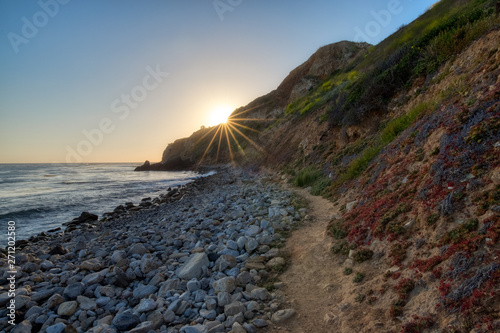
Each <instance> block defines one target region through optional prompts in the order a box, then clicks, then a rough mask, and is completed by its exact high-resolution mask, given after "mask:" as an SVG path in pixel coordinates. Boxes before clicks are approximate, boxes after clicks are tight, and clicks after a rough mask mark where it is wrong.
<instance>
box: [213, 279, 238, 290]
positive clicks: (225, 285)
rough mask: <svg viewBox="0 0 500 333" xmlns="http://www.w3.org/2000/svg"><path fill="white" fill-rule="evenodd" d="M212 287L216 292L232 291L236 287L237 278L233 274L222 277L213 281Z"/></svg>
mask: <svg viewBox="0 0 500 333" xmlns="http://www.w3.org/2000/svg"><path fill="white" fill-rule="evenodd" d="M212 287H213V288H214V290H215V293H220V292H228V293H232V292H233V291H234V290H235V289H236V279H235V278H234V277H232V276H229V277H225V278H222V279H220V280H217V281H215V282H214V283H213V285H212Z"/></svg>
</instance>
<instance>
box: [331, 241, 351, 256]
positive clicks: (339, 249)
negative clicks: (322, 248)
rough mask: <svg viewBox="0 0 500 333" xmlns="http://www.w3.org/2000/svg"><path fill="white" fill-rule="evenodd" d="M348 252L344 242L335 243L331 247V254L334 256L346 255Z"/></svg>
mask: <svg viewBox="0 0 500 333" xmlns="http://www.w3.org/2000/svg"><path fill="white" fill-rule="evenodd" d="M349 250H350V249H349V244H347V242H345V241H340V242H336V243H334V244H333V246H332V253H334V254H343V255H348V254H349Z"/></svg>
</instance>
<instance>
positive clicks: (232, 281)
mask: <svg viewBox="0 0 500 333" xmlns="http://www.w3.org/2000/svg"><path fill="white" fill-rule="evenodd" d="M141 203H143V205H142V206H141V205H139V206H135V207H136V208H135V209H132V207H131V208H130V209H126V208H125V207H124V208H125V209H123V210H120V209H119V210H118V211H116V209H115V213H114V214H111V215H109V216H107V217H106V218H102V219H100V220H99V222H97V223H96V224H91V223H86V222H82V223H81V224H80V225H78V226H75V228H74V229H71V230H69V231H64V232H61V233H58V234H55V235H53V236H47V237H45V238H43V239H39V240H38V242H29V241H28V242H26V243H25V244H24V245H25V246H24V248H23V249H22V250H17V253H16V256H15V257H16V265H18V266H16V275H15V276H16V282H17V289H16V291H15V294H16V296H15V298H14V299H15V300H16V302H15V303H16V310H17V313H18V314H17V317H16V318H17V319H16V320H18V321H20V322H19V323H18V324H17V325H16V328H15V329H18V327H19V332H21V331H22V332H30V331H45V330H47V329H48V331H49V332H56V331H58V328H63V329H67V330H70V331H75V332H86V331H89V332H104V331H106V332H120V331H131V332H148V331H150V330H153V331H156V332H184V331H185V332H215V331H217V332H224V331H228V330H231V329H232V330H233V331H239V332H254V331H255V330H256V329H257V328H259V327H266V326H268V325H270V324H271V323H273V322H279V321H280V320H283V318H282V317H280V316H282V315H283V314H286V316H291V315H293V314H294V311H293V310H291V309H285V310H287V311H285V312H279V311H277V309H278V308H280V307H279V306H278V304H279V302H278V301H277V300H275V299H274V294H273V293H270V292H269V291H268V289H270V290H273V289H275V288H279V287H280V284H279V283H273V282H267V281H273V278H274V277H275V276H276V275H277V274H278V272H280V271H281V270H282V269H283V266H284V265H285V260H284V259H283V258H282V254H281V253H280V250H279V249H278V247H279V246H280V244H281V243H282V242H283V241H284V239H283V237H282V236H281V235H280V232H282V231H286V230H288V229H290V228H293V226H294V225H296V224H297V223H299V222H300V221H301V220H302V219H303V218H304V217H305V215H306V211H305V209H300V211H299V210H298V209H296V208H295V207H294V202H293V195H292V194H291V193H290V192H288V191H285V190H282V189H280V188H279V187H278V186H277V185H275V184H272V183H270V182H266V181H265V180H263V177H259V176H255V175H248V174H246V173H245V172H244V171H241V170H233V169H230V168H223V169H222V170H219V171H218V173H217V174H215V175H212V176H209V177H203V178H198V179H196V180H195V181H193V182H191V183H189V184H186V185H183V186H180V187H178V189H177V190H175V189H172V190H171V191H169V192H168V193H167V194H165V195H164V196H163V197H162V196H161V195H160V197H158V198H155V199H150V200H144V199H143V201H142V202H141ZM137 207H142V208H137ZM1 262H2V264H3V265H2V266H1V267H2V268H1V269H2V273H3V274H2V276H3V277H2V278H0V282H1V283H0V284H1V285H2V286H3V291H4V292H3V293H0V306H2V308H3V307H4V305H6V304H7V302H8V301H10V300H11V299H12V298H11V297H8V295H7V293H6V290H7V289H6V285H7V283H8V281H7V280H6V278H5V275H6V258H2V259H1ZM266 283H268V284H267V285H266V286H267V287H268V289H266V288H263V286H264V284H266ZM21 286H22V287H21ZM276 313H278V315H276ZM6 314H7V312H6V310H0V330H2V329H3V330H5V331H6V332H7V331H9V328H10V327H11V326H10V325H9V324H8V322H7V318H8V317H7V316H6ZM286 316H285V317H286ZM94 323H95V326H93V325H94ZM70 326H72V328H69V327H70ZM66 327H68V328H66ZM28 328H29V329H28ZM15 329H13V330H12V332H16V330H15ZM21 329H22V330H21ZM214 329H216V330H214ZM243 330H244V331H243Z"/></svg>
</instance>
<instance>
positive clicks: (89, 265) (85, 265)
mask: <svg viewBox="0 0 500 333" xmlns="http://www.w3.org/2000/svg"><path fill="white" fill-rule="evenodd" d="M101 268H102V264H101V262H100V261H99V259H96V258H92V259H90V260H85V261H84V262H82V263H81V264H80V269H83V270H88V271H99V270H101Z"/></svg>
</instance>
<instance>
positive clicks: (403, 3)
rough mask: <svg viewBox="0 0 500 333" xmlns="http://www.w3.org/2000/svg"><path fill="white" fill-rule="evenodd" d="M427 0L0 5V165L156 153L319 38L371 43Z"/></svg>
mask: <svg viewBox="0 0 500 333" xmlns="http://www.w3.org/2000/svg"><path fill="white" fill-rule="evenodd" d="M434 2H435V0H424V1H412V0H399V1H398V0H375V1H368V0H361V1H358V2H357V3H352V2H346V1H327V0H321V1H320V0H318V1H309V2H302V1H301V2H290V1H285V0H276V1H272V2H271V1H264V0H254V1H247V0H215V1H212V0H210V1H200V0H196V1H190V2H189V3H187V1H186V2H184V1H173V0H167V1H162V0H148V1H137V0H120V1H118V0H110V1H106V2H103V1H97V0H89V1H78V0H72V1H70V0H40V1H27V0H20V1H1V2H0V34H1V35H2V41H1V48H0V66H1V67H0V69H1V74H2V75H1V77H2V78H1V80H0V119H1V122H0V163H60V162H85V163H99V162H124V161H131V162H137V161H144V160H146V159H155V158H157V159H160V157H161V153H162V151H163V149H164V148H165V147H166V145H167V144H168V143H169V142H172V141H174V140H176V139H178V138H181V137H186V136H189V135H190V134H191V133H192V132H194V131H196V130H198V129H199V128H200V127H201V126H212V125H215V122H217V121H224V119H225V118H224V117H225V116H226V113H227V110H228V108H229V109H231V108H232V109H235V108H237V107H240V106H243V105H246V104H248V103H249V102H251V101H252V100H254V99H255V98H257V97H259V96H261V95H264V94H266V93H268V92H270V91H271V90H274V89H276V87H277V86H278V85H279V84H280V83H281V81H282V80H283V79H284V78H285V77H286V76H287V75H288V73H289V72H290V71H291V70H293V69H294V68H296V67H297V66H299V65H300V64H301V63H303V62H304V61H306V60H307V59H308V58H309V57H310V56H311V55H312V54H313V53H314V52H315V51H316V50H317V49H318V48H319V47H321V46H324V45H327V44H330V43H334V42H338V41H341V40H355V41H366V42H369V43H371V44H376V43H378V42H380V41H381V40H383V39H384V38H386V37H387V36H389V35H390V34H392V33H393V32H395V31H396V30H397V29H398V28H399V27H400V26H401V25H403V24H408V23H410V22H411V21H413V20H414V19H416V18H417V17H418V16H419V15H421V14H422V13H424V12H425V10H426V9H427V8H429V7H430V6H431V5H432V4H433V3H434Z"/></svg>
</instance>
